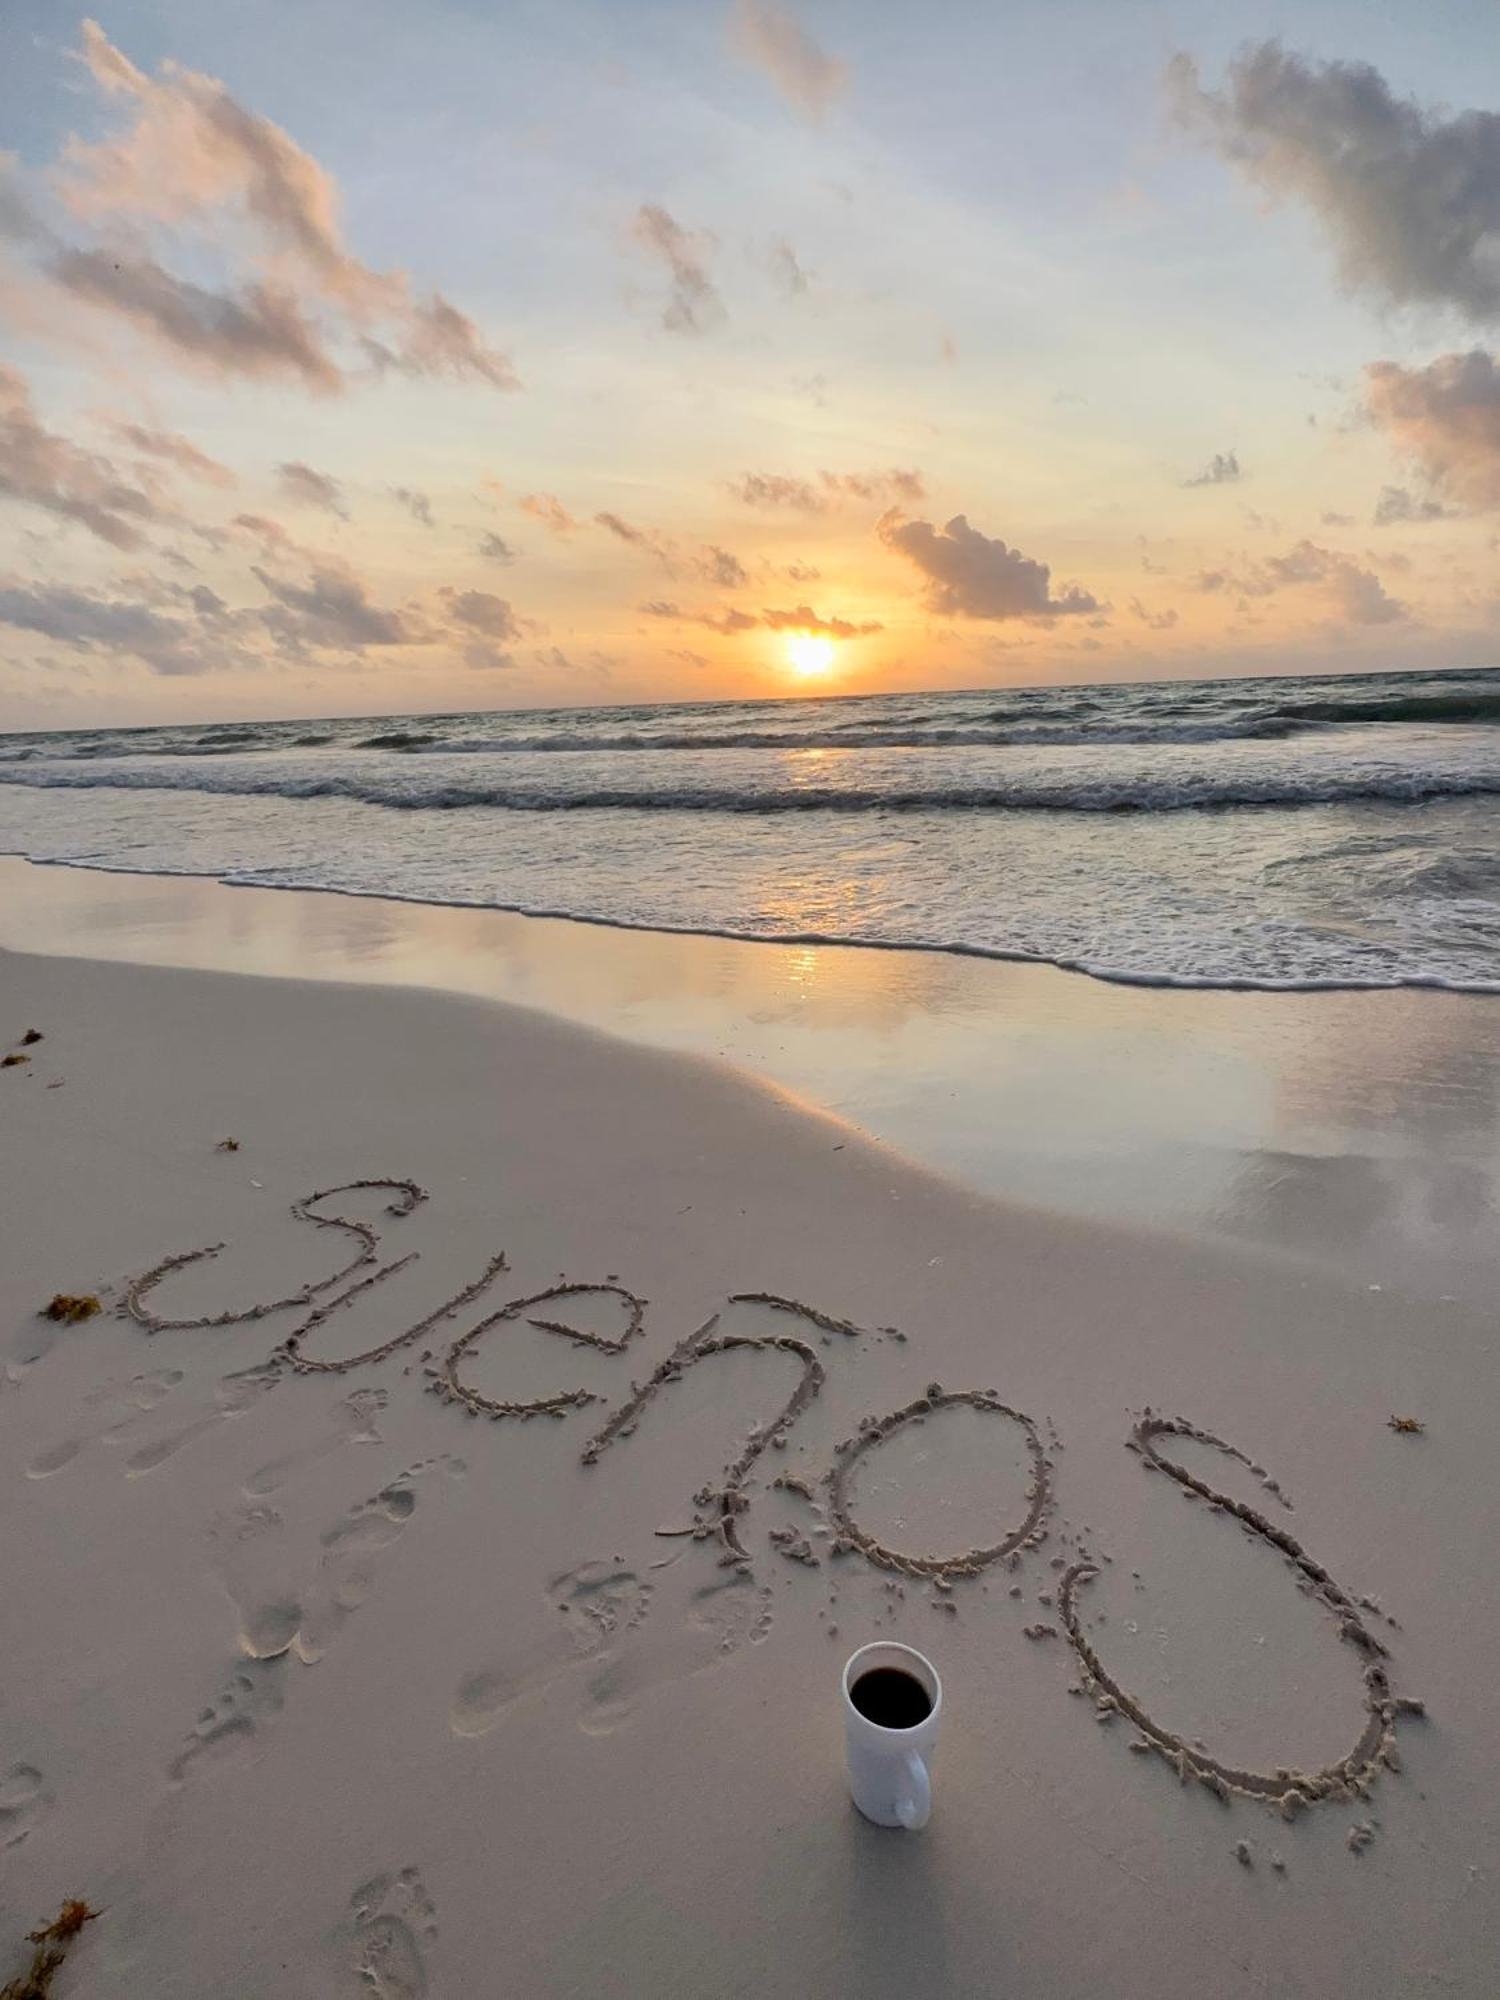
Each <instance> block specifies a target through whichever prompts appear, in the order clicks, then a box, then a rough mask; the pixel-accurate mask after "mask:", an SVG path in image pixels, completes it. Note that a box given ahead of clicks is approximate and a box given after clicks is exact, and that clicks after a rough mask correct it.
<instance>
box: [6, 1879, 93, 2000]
mask: <svg viewBox="0 0 1500 2000" xmlns="http://www.w3.org/2000/svg"><path fill="white" fill-rule="evenodd" d="M98 1914H99V1912H98V1911H97V1910H91V1909H90V1908H89V1906H88V1904H87V1903H85V1902H84V1901H82V1899H81V1898H79V1897H77V1896H74V1897H70V1898H69V1900H68V1901H67V1902H66V1903H64V1904H63V1906H62V1908H61V1909H60V1910H59V1911H58V1913H57V1915H56V1916H55V1917H54V1918H53V1919H52V1921H51V1923H50V1924H43V1925H42V1926H41V1928H40V1929H39V1930H34V1931H28V1932H27V1934H26V1942H27V1943H28V1944H34V1945H35V1946H36V1950H35V1951H34V1952H33V1953H32V1954H31V1964H30V1965H29V1966H28V1967H27V1968H26V1970H25V1971H24V1972H23V1973H21V1974H20V1975H19V1976H18V1977H17V1978H15V1979H11V1980H8V1981H7V1982H6V1984H5V1985H4V1986H0V2000H47V1996H48V1994H50V1993H51V1991H52V1980H53V1977H54V1975H55V1974H56V1973H57V1971H58V1969H59V1968H60V1967H61V1965H62V1962H63V1960H64V1959H65V1958H66V1957H67V1955H68V1948H69V1946H70V1945H71V1944H72V1942H73V1940H74V1938H76V1937H77V1935H78V1933H79V1932H80V1931H81V1930H82V1929H83V1927H84V1925H85V1924H91V1923H92V1922H93V1921H94V1919H95V1917H97V1916H98Z"/></svg>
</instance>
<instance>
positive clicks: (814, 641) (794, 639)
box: [786, 632, 833, 681]
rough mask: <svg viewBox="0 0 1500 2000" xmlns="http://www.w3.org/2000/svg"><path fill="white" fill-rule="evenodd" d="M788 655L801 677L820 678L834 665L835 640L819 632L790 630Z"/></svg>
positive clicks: (793, 669) (807, 679)
mask: <svg viewBox="0 0 1500 2000" xmlns="http://www.w3.org/2000/svg"><path fill="white" fill-rule="evenodd" d="M786 657H787V665H788V666H789V667H790V668H791V670H792V672H793V673H794V674H796V675H797V676H798V677H799V679H801V680H805V681H815V680H820V679H821V678H822V677H823V675H824V674H826V673H827V672H828V671H829V669H830V668H831V667H832V665H833V641H832V639H826V638H824V637H823V635H822V634H821V633H819V632H789V633H788V634H787V641H786Z"/></svg>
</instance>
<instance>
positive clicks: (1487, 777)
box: [0, 761, 1500, 815]
mask: <svg viewBox="0 0 1500 2000" xmlns="http://www.w3.org/2000/svg"><path fill="white" fill-rule="evenodd" d="M0 784H4V785H16V786H24V787H32V788H35V789H38V790H54V789H77V790H105V789H107V790H118V791H160V792H202V793H208V794H210V795H214V796H223V797H239V798H260V797H269V798H284V799H350V800H354V801H357V802H359V803H362V804H365V805H372V806H382V807H386V808H388V809H389V810H391V811H395V812H458V811H467V810H474V809H480V808H486V807H487V808H490V809H492V810H499V811H506V812H529V813H562V812H616V811H628V812H646V813H733V814H741V815H743V814H750V815H774V814H785V813H813V812H831V813H841V814H857V813H873V812H896V813H950V812H967V813H982V812H1076V813H1173V812H1202V811H1212V810H1218V809H1223V808H1227V807H1236V806H1283V807H1285V806H1317V805H1339V804H1350V803H1357V802H1359V801H1361V800H1383V801H1385V802H1387V803H1397V804H1418V803H1421V802H1422V801H1423V800H1427V799H1443V798H1467V797H1477V796H1500V761H1497V762H1496V763H1495V764H1494V765H1492V766H1491V767H1489V768H1487V769H1479V768H1468V769H1448V770H1420V769H1412V770H1404V769H1397V768H1395V767H1393V766H1390V765H1380V766H1367V767H1359V766H1354V767H1350V768H1345V769H1342V770H1341V769H1337V768H1327V767H1323V768H1318V769H1310V768H1309V769H1301V770H1279V771H1278V770H1262V771H1256V772H1253V773H1252V772H1228V771H1212V770H1192V769H1189V768H1186V767H1183V768H1180V769H1176V770H1173V771H1171V772H1163V773H1157V774H1154V775H1153V774H1150V773H1141V772H1136V773H1133V774H1131V775H1128V776H1120V777H1108V776H1092V777H1086V776H1080V775H1079V774H1077V773H1054V774H1047V773H1042V772H1034V773H1030V774H1022V775H1017V776H1016V777H1014V778H1011V779H1007V780H1006V781H1004V782H999V783H996V782H990V783H985V784H962V783H957V782H955V783H950V784H946V785H931V784H927V785H903V784H900V783H891V784H887V785H878V786H876V785H867V784H863V785H862V784H847V785H837V784H832V785H831V784H820V783H817V782H813V781H809V782H808V783H806V784H800V785H784V784H783V785H774V784H772V785H750V786H746V785H740V786H720V785H713V784H703V785H700V786H674V785H665V786H655V787H651V788H645V787H642V788H634V787H631V786H628V785H574V786H568V787H549V786H547V785H545V784H536V785H507V784H504V783H490V782H482V781H481V782H474V781H467V782H466V781H460V780H453V779H443V778H439V777H433V778H429V779H426V780H425V781H424V780H423V779H421V778H419V777H417V776H416V775H415V773H412V772H409V771H407V772H403V773H402V776H401V777H400V778H399V779H396V778H387V777H382V776H380V775H379V774H378V773H371V772H365V771H329V770H322V771H318V772H306V773H303V772H299V771H296V770H289V769H287V768H285V767H282V768H281V769H279V770H275V771H271V770H266V769H265V768H264V767H263V766H262V767H260V768H247V769H225V768H223V767H220V768H218V769H215V770H213V771H206V770H203V769H201V768H187V769H180V770H179V769H177V768H174V767H172V766H164V767H160V768H155V769H151V770H140V769H118V770H109V771H106V770H101V769H99V768H98V767H97V766H84V767H82V768H72V767H70V766H68V765H66V764H52V765H50V766H43V765H37V764H34V763H33V764H26V765H17V766H14V767H12V768H10V769H0Z"/></svg>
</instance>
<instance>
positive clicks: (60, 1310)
mask: <svg viewBox="0 0 1500 2000" xmlns="http://www.w3.org/2000/svg"><path fill="white" fill-rule="evenodd" d="M103 1310H104V1308H103V1306H101V1305H100V1303H99V1301H98V1299H97V1298H96V1297H95V1295H94V1294H93V1293H92V1292H55V1293H54V1294H53V1296H52V1297H51V1299H50V1300H49V1301H48V1302H47V1304H46V1305H44V1306H43V1307H42V1318H43V1319H55V1320H57V1321H58V1322H59V1323H60V1324H61V1325H63V1326H79V1325H81V1324H82V1322H83V1321H84V1320H86V1319H92V1318H93V1317H94V1314H95V1313H97V1312H103ZM0 2000H3V1996H0Z"/></svg>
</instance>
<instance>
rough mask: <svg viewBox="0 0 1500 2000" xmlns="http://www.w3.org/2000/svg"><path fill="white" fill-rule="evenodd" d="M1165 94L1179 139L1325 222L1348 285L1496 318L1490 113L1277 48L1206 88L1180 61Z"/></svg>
mask: <svg viewBox="0 0 1500 2000" xmlns="http://www.w3.org/2000/svg"><path fill="white" fill-rule="evenodd" d="M1167 83H1168V91H1169V96H1170V98H1171V101H1172V103H1173V105H1174V107H1175V110H1176V112H1177V115H1178V117H1179V119H1180V120H1181V121H1182V123H1183V124H1184V125H1185V126H1186V127H1187V129H1189V130H1190V131H1192V132H1194V133H1195V134H1197V135H1198V136H1199V137H1200V138H1202V139H1203V140H1204V141H1205V142H1206V143H1207V144H1208V145H1210V146H1212V147H1213V148H1214V149H1215V150H1216V151H1217V152H1218V153H1219V154H1220V155H1221V157H1222V158H1224V159H1225V160H1227V161H1228V162H1229V163H1230V164H1231V165H1232V166H1234V167H1236V168H1237V169H1238V170H1239V171H1240V172H1241V173H1243V174H1244V175H1245V177H1246V178H1247V179H1248V180H1250V181H1252V182H1254V183H1255V185H1256V186H1258V187H1261V188H1263V189H1265V190H1266V192H1267V193H1269V194H1271V195H1274V196H1276V197H1278V198H1281V199H1290V200H1296V201H1301V202H1303V203H1305V204H1306V206H1307V207H1308V208H1309V209H1310V210H1311V211H1312V213H1313V214H1314V215H1315V216H1316V217H1317V218H1318V220H1319V222H1320V223H1321V224H1322V227H1323V230H1324V233H1325V234H1326V235H1327V237H1328V238H1329V240H1330V242H1331V243H1332V245H1333V249H1334V252H1335V255H1336V257H1337V259H1338V265H1339V271H1340V275H1341V277H1342V279H1343V282H1344V283H1345V285H1347V286H1348V287H1349V288H1350V289H1351V290H1354V291H1368V292H1372V293H1374V294H1376V295H1377V296H1379V297H1381V298H1384V299H1386V300H1388V301H1390V302H1391V303H1393V304H1395V305H1444V306H1451V307H1453V308H1454V309H1455V310H1456V311H1458V312H1460V313H1462V314H1464V315H1465V317H1467V318H1468V319H1470V320H1473V321H1476V322H1483V321H1489V320H1492V319H1494V318H1495V317H1496V316H1497V314H1500V257H1497V255H1496V246H1497V238H1500V114H1497V113H1495V112H1491V111H1463V112H1459V113H1457V114H1455V115H1453V116H1444V115H1443V114H1442V113H1440V112H1438V111H1435V110H1431V109H1424V107H1423V106H1421V105H1420V104H1418V103H1416V102H1415V101H1414V100H1413V99H1411V98H1400V97H1397V96H1396V95H1395V94H1394V92H1393V91H1392V90H1391V88H1390V86H1389V85H1388V84H1387V83H1386V81H1385V79H1384V78H1383V77H1382V76H1381V74H1380V72H1379V71H1378V70H1377V69H1373V68H1372V67H1371V66H1370V65H1369V64H1368V63H1358V62H1313V61H1308V60H1305V59H1304V58H1302V57H1300V56H1296V55H1290V54H1288V53H1287V51H1286V50H1285V49H1283V48H1282V46H1281V45H1280V43H1279V42H1274V41H1271V42H1263V43H1261V44H1260V45H1259V46H1258V47H1253V48H1248V49H1246V50H1244V51H1243V52H1242V53H1241V54H1240V55H1238V56H1236V57H1235V59H1234V60H1233V62H1231V63H1230V65H1229V69H1228V72H1227V76H1226V79H1225V87H1224V88H1223V89H1222V90H1219V91H1211V90H1206V89H1204V87H1203V85H1202V84H1201V83H1200V81H1199V77H1198V70H1197V67H1196V65H1195V64H1194V63H1193V61H1192V60H1191V58H1190V57H1188V56H1185V55H1179V56H1176V57H1174V58H1173V60H1172V62H1171V64H1170V65H1169V67H1168V71H1167Z"/></svg>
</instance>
